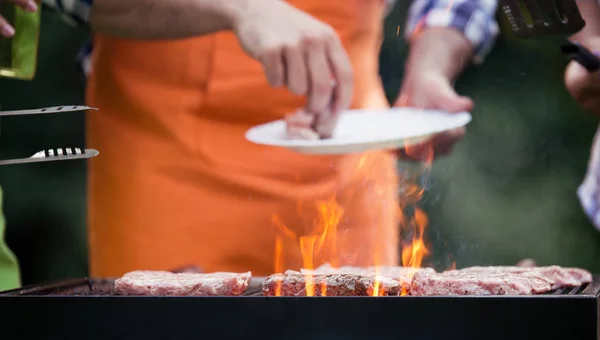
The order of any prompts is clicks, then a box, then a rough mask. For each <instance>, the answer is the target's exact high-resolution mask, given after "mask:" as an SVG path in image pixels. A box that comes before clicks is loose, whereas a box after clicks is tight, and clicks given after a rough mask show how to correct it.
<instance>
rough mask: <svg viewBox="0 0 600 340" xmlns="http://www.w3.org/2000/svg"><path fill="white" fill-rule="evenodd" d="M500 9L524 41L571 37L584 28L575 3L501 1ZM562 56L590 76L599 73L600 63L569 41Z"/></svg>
mask: <svg viewBox="0 0 600 340" xmlns="http://www.w3.org/2000/svg"><path fill="white" fill-rule="evenodd" d="M590 1H593V0H590ZM500 6H501V8H502V11H503V12H504V14H505V15H506V17H507V18H508V21H509V23H510V25H511V29H512V31H513V33H514V34H515V35H517V36H519V37H521V38H541V37H546V36H557V35H558V36H561V35H565V36H568V35H572V34H575V33H577V32H579V31H580V30H581V29H582V28H583V27H584V26H585V21H584V20H583V17H582V16H581V12H579V8H578V7H577V3H576V1H575V0H500ZM561 52H562V53H563V54H565V55H566V56H567V57H568V58H569V59H571V60H574V61H576V62H578V63H579V64H581V65H582V66H583V67H585V68H586V69H587V70H588V71H590V72H593V71H597V70H599V69H600V59H599V58H598V57H597V56H595V55H594V54H593V53H591V52H590V51H589V50H587V49H586V48H585V47H583V46H581V45H579V44H576V43H572V42H569V41H566V42H565V44H564V45H563V46H562V48H561Z"/></svg>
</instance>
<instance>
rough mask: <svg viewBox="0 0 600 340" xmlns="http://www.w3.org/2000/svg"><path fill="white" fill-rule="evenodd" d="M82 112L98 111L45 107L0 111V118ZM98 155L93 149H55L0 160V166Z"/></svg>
mask: <svg viewBox="0 0 600 340" xmlns="http://www.w3.org/2000/svg"><path fill="white" fill-rule="evenodd" d="M84 110H98V109H96V108H93V107H89V106H82V105H75V106H54V107H46V108H42V109H31V110H16V111H0V117H3V116H23V115H39V114H54V113H60V112H73V111H84ZM98 154H99V152H98V150H95V149H84V148H77V147H68V148H56V149H49V150H42V151H39V152H36V153H35V154H34V155H33V156H31V157H26V158H15V159H5V160H0V166H2V165H11V164H24V163H39V162H52V161H66V160H74V159H85V158H92V157H96V156H98Z"/></svg>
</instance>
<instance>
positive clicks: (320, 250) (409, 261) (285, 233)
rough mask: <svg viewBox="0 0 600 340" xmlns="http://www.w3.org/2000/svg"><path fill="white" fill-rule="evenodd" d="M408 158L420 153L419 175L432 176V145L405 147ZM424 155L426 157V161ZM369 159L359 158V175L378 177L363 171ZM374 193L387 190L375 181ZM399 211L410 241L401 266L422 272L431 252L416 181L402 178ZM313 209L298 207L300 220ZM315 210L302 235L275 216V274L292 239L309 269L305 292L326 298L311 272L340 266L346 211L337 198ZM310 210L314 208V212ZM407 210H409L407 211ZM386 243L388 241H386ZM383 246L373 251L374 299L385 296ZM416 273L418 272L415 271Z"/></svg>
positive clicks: (320, 203) (404, 246) (322, 202)
mask: <svg viewBox="0 0 600 340" xmlns="http://www.w3.org/2000/svg"><path fill="white" fill-rule="evenodd" d="M405 150H406V152H407V154H409V155H411V153H415V152H417V151H418V152H419V154H420V156H421V158H420V159H421V160H422V167H421V171H420V175H422V176H425V178H426V177H427V176H428V174H429V170H430V167H431V163H432V161H433V148H432V145H430V144H428V145H427V144H426V145H421V146H419V147H418V150H417V148H412V147H409V146H406V148H405ZM423 155H424V157H423ZM365 158H366V156H363V157H361V158H360V160H359V162H358V164H357V171H365V172H366V173H373V174H374V175H376V174H377V172H376V171H369V169H364V168H365V167H366V164H367V162H365ZM375 183H376V185H374V187H373V190H374V192H375V193H376V194H377V193H378V192H380V191H382V192H383V190H384V188H383V187H381V186H378V185H377V181H375ZM400 192H401V195H400V199H399V203H400V209H399V211H398V212H399V214H398V218H399V222H400V226H401V229H402V231H403V233H405V234H408V235H409V236H410V237H408V238H405V239H403V241H402V242H401V243H402V244H401V245H402V251H401V260H402V265H403V266H405V267H411V268H420V267H421V266H422V265H423V259H424V257H425V256H427V255H428V254H429V250H428V249H427V247H426V244H425V241H424V231H425V228H426V227H427V225H428V218H427V215H426V214H425V212H424V211H423V210H422V209H420V208H419V207H418V203H419V201H420V200H421V198H422V197H423V194H424V188H423V187H422V186H420V185H418V184H417V178H410V176H409V177H407V178H403V179H402V183H401V187H400ZM307 207H311V206H310V205H309V206H302V205H301V204H298V212H299V213H300V215H301V216H304V217H306V216H307V214H308V213H311V212H314V210H312V209H310V210H311V211H306V210H305V208H307ZM312 207H314V209H315V210H316V213H317V215H316V217H315V218H314V219H313V220H311V223H310V225H307V226H305V227H308V229H310V230H305V231H302V232H299V234H297V233H296V232H294V231H292V229H291V228H289V227H288V226H286V225H285V224H284V223H283V222H282V221H281V219H279V218H278V217H277V216H273V224H274V226H275V227H276V230H277V231H278V236H277V238H276V243H275V272H276V273H281V272H283V271H284V262H283V258H282V256H283V240H284V239H290V240H293V241H294V242H297V244H298V246H299V250H300V254H301V256H302V266H303V268H304V269H307V273H305V274H304V280H305V291H306V295H307V296H316V295H320V296H327V285H326V283H325V282H319V283H317V282H315V277H314V274H312V273H311V270H313V269H315V268H316V267H318V266H319V265H320V264H321V263H323V262H327V263H329V264H330V265H331V267H333V268H337V267H339V266H340V263H339V258H338V251H339V249H337V248H338V242H337V233H338V226H339V224H340V221H341V220H342V217H343V216H344V209H343V208H342V206H341V205H340V204H339V202H338V200H337V199H336V197H335V196H334V197H331V198H329V199H324V200H318V201H316V202H315V203H314V206H312ZM312 207H311V208H312ZM407 208H408V209H407ZM405 209H406V210H411V211H413V212H412V214H411V213H405V212H404V210H405ZM383 242H385V240H384V241H383ZM383 250H384V249H383V246H381V247H380V246H375V247H373V249H372V257H371V258H372V262H373V266H374V267H375V268H376V269H375V280H374V281H375V282H374V287H373V290H372V291H371V292H370V294H371V295H372V296H383V295H385V293H386V292H385V291H384V289H383V286H382V285H381V282H380V271H381V265H382V259H383V256H382V255H383ZM415 271H416V270H415ZM280 293H281V287H280V286H279V287H277V288H276V292H275V295H276V296H279V295H280ZM407 293H408V292H406V291H405V289H403V291H402V292H401V293H400V295H406V294H407Z"/></svg>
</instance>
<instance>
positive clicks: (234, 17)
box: [214, 0, 282, 30]
mask: <svg viewBox="0 0 600 340" xmlns="http://www.w3.org/2000/svg"><path fill="white" fill-rule="evenodd" d="M276 2H282V1H280V0H218V1H214V4H215V6H216V7H217V8H216V10H217V12H218V13H219V15H221V16H223V18H224V20H225V22H226V23H227V26H228V28H229V29H232V30H234V29H235V28H236V27H238V26H239V24H240V22H241V21H242V20H244V19H248V18H252V17H255V16H256V15H257V14H260V13H261V12H262V11H264V10H265V6H272V5H273V3H276Z"/></svg>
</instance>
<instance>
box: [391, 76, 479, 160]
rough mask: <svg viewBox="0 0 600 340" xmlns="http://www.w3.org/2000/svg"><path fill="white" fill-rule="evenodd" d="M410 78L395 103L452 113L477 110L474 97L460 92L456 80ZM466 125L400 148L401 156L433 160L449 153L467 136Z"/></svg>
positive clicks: (406, 158) (402, 157)
mask: <svg viewBox="0 0 600 340" xmlns="http://www.w3.org/2000/svg"><path fill="white" fill-rule="evenodd" d="M412 80H413V81H412V82H409V83H407V84H406V85H405V87H404V89H410V92H409V91H406V90H404V89H403V90H404V91H402V92H401V93H400V96H399V97H398V99H397V100H396V103H395V105H394V106H396V107H402V106H412V107H419V108H423V109H432V110H443V111H447V112H451V113H456V112H463V111H471V110H473V107H474V103H473V100H472V99H470V98H468V97H464V96H460V95H458V94H457V93H456V91H455V90H454V88H453V86H452V84H451V83H450V82H448V81H447V80H446V79H444V78H439V77H438V78H436V77H432V76H426V77H423V78H422V79H418V81H414V80H415V79H412ZM465 133H466V130H465V128H464V127H461V128H457V129H454V130H450V131H446V132H443V133H440V134H437V135H435V136H434V137H433V138H432V139H431V140H430V141H428V142H426V143H423V144H420V145H414V146H409V147H407V148H404V149H402V150H398V156H399V157H400V158H401V159H405V160H415V161H429V160H431V158H436V157H440V156H445V155H448V154H450V153H451V152H452V148H453V147H454V144H455V143H456V142H457V141H459V140H460V139H461V138H463V137H464V135H465Z"/></svg>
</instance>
